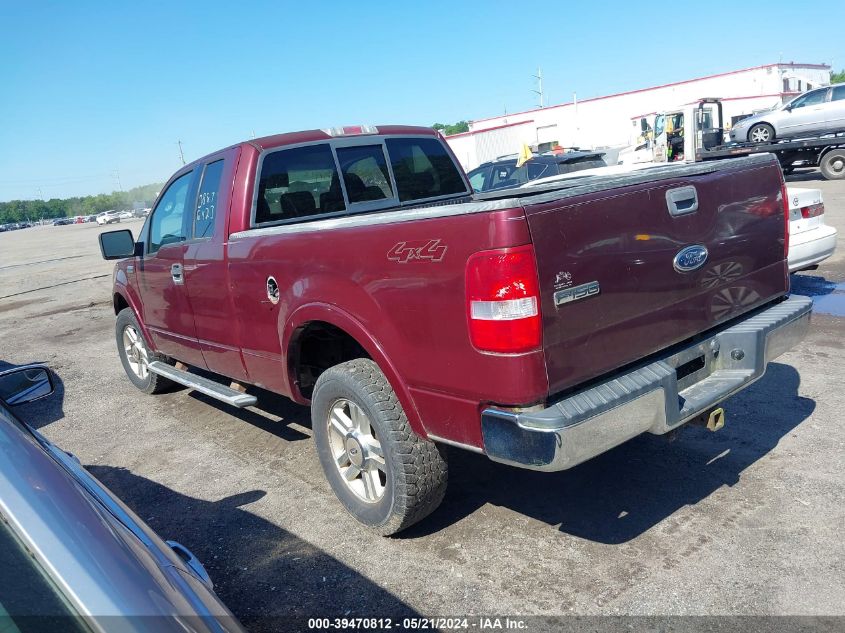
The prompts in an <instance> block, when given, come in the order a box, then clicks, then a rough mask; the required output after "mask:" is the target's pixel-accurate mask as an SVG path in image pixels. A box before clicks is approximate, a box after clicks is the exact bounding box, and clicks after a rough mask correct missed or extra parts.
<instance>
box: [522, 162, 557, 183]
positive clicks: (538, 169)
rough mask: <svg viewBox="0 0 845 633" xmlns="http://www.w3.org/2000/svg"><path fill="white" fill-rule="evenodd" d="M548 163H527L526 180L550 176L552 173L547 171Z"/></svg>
mask: <svg viewBox="0 0 845 633" xmlns="http://www.w3.org/2000/svg"><path fill="white" fill-rule="evenodd" d="M549 167H550V165H549V164H548V163H528V180H535V179H536V178H543V177H544V176H552V175H554V172H553V171H551V170H550V169H549Z"/></svg>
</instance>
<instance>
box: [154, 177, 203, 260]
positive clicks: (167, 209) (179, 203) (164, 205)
mask: <svg viewBox="0 0 845 633" xmlns="http://www.w3.org/2000/svg"><path fill="white" fill-rule="evenodd" d="M193 175H194V173H193V172H188V173H187V174H184V175H182V176H179V178H177V179H176V180H174V181H173V182H172V183H171V184H170V186H169V187H168V188H167V191H165V192H164V195H163V196H162V197H161V199H160V200H159V201H158V204H157V205H156V208H155V209H154V210H153V214H152V216H151V219H150V246H149V248H148V249H147V253H148V254H150V255H152V254H153V253H155V252H157V251H158V249H160V248H161V247H162V246H166V245H167V244H175V243H177V242H184V241H185V239H186V237H187V235H186V233H187V231H186V226H187V224H188V223H187V222H185V208H186V206H187V202H188V190H189V189H190V187H191V179H192V178H193Z"/></svg>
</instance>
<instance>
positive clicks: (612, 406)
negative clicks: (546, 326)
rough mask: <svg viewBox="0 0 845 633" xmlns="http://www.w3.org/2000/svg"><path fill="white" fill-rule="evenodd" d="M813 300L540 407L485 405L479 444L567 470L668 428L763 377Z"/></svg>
mask: <svg viewBox="0 0 845 633" xmlns="http://www.w3.org/2000/svg"><path fill="white" fill-rule="evenodd" d="M812 305H813V302H812V300H811V299H809V298H808V297H801V296H792V297H789V298H788V299H786V300H784V301H781V302H779V303H776V304H773V305H772V304H770V305H769V306H767V307H765V308H762V309H761V310H758V311H756V312H754V313H751V314H750V315H749V316H747V317H746V318H743V319H741V320H739V321H737V322H734V323H732V324H730V325H728V326H727V327H725V328H723V329H721V330H717V331H715V332H711V333H710V335H709V336H707V337H706V338H704V339H703V340H702V341H700V342H698V343H695V344H693V345H691V346H688V347H685V348H683V349H680V350H678V349H673V350H670V351H668V352H667V354H666V355H665V356H663V357H662V358H659V359H657V360H653V361H651V362H649V363H648V364H646V365H643V366H640V367H638V368H636V369H633V370H631V371H628V372H626V373H624V374H621V375H617V376H615V377H614V378H611V379H609V380H606V381H604V382H601V383H599V384H596V385H594V386H592V387H590V388H587V389H585V390H582V391H579V392H576V393H574V394H572V395H568V396H566V397H565V398H562V399H560V400H559V401H557V402H555V403H553V404H552V405H551V406H549V407H547V408H546V409H543V410H542V411H536V412H519V413H515V412H510V411H502V410H499V409H494V408H488V409H485V410H484V411H483V412H482V415H481V431H482V436H483V439H484V452H485V453H486V454H487V456H488V457H489V458H490V459H492V460H493V461H497V462H503V463H506V464H511V465H514V466H521V467H523V468H530V469H533V470H544V471H555V470H566V469H567V468H571V467H573V466H575V465H577V464H580V463H581V462H584V461H586V460H588V459H590V458H592V457H595V456H596V455H599V454H601V453H604V452H605V451H607V450H609V449H611V448H613V447H614V446H618V445H619V444H622V443H623V442H625V441H627V440H629V439H631V438H633V437H635V436H637V435H640V434H641V433H645V432H649V433H654V434H658V435H660V434H663V433H668V432H669V431H671V430H673V429H676V428H678V427H679V426H681V425H682V424H684V423H685V422H689V421H690V420H691V419H692V418H694V417H696V416H697V415H699V414H701V413H703V412H706V411H708V410H709V409H711V408H713V407H714V406H716V405H717V404H719V403H720V402H722V401H723V400H725V399H726V398H729V397H730V396H732V395H733V394H735V393H736V392H738V391H740V390H741V389H743V388H745V387H747V386H748V385H750V384H751V383H752V382H754V381H755V380H757V379H759V378H761V377H762V376H763V374H764V373H765V371H766V364H767V363H768V362H769V361H771V360H772V359H774V358H776V357H778V356H780V355H781V354H783V353H784V352H785V351H787V350H788V349H790V348H791V347H793V346H794V345H796V344H797V343H798V342H799V341H800V340H801V339H803V338H804V336H805V335H806V333H807V330H808V328H809V324H810V314H811V311H812ZM678 369H680V371H676V370H678ZM687 372H689V373H687Z"/></svg>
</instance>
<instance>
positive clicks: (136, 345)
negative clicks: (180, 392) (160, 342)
mask: <svg viewBox="0 0 845 633" xmlns="http://www.w3.org/2000/svg"><path fill="white" fill-rule="evenodd" d="M115 334H116V337H117V351H118V353H119V354H120V362H121V363H122V364H123V369H124V371H125V372H126V375H127V376H128V377H129V380H130V381H131V382H132V384H133V385H135V386H136V387H138V389H140V390H141V391H143V392H144V393H161V392H163V391H167V390H170V389H172V388H173V387H174V386H175V383H174V382H173V381H171V380H168V379H167V378H163V377H162V376H159V375H158V374H154V373H153V372H151V371H150V368H149V363H151V362H152V361H154V360H160V361H164V362H170V359H169V358H167V357H166V356H163V355H161V354H156V353H155V352H152V351H150V349H149V347H148V346H147V342H146V341H145V340H144V337H143V335H142V334H141V327H140V326H139V325H138V319H136V318H135V313H134V312H133V311H132V308H124V309H123V310H121V311H120V312H119V313H118V315H117V321H116V322H115Z"/></svg>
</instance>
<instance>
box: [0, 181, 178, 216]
mask: <svg viewBox="0 0 845 633" xmlns="http://www.w3.org/2000/svg"><path fill="white" fill-rule="evenodd" d="M163 184H164V183H153V184H149V185H142V186H140V187H135V188H133V189H129V190H128V191H112V192H111V193H100V194H97V195H95V196H81V197H74V198H51V199H50V200H10V201H9V202H0V224H7V223H9V222H36V221H38V220H46V219H53V218H65V217H67V218H72V217H75V216H77V215H94V214H96V213H100V212H102V211H109V210H112V209H114V210H116V211H121V210H124V209H131V208H132V206H133V205H134V204H135V203H143V205H144V206H145V207H149V206H152V203H153V201H154V200H155V197H156V195H158V192H159V190H161V187H162V186H163Z"/></svg>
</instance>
